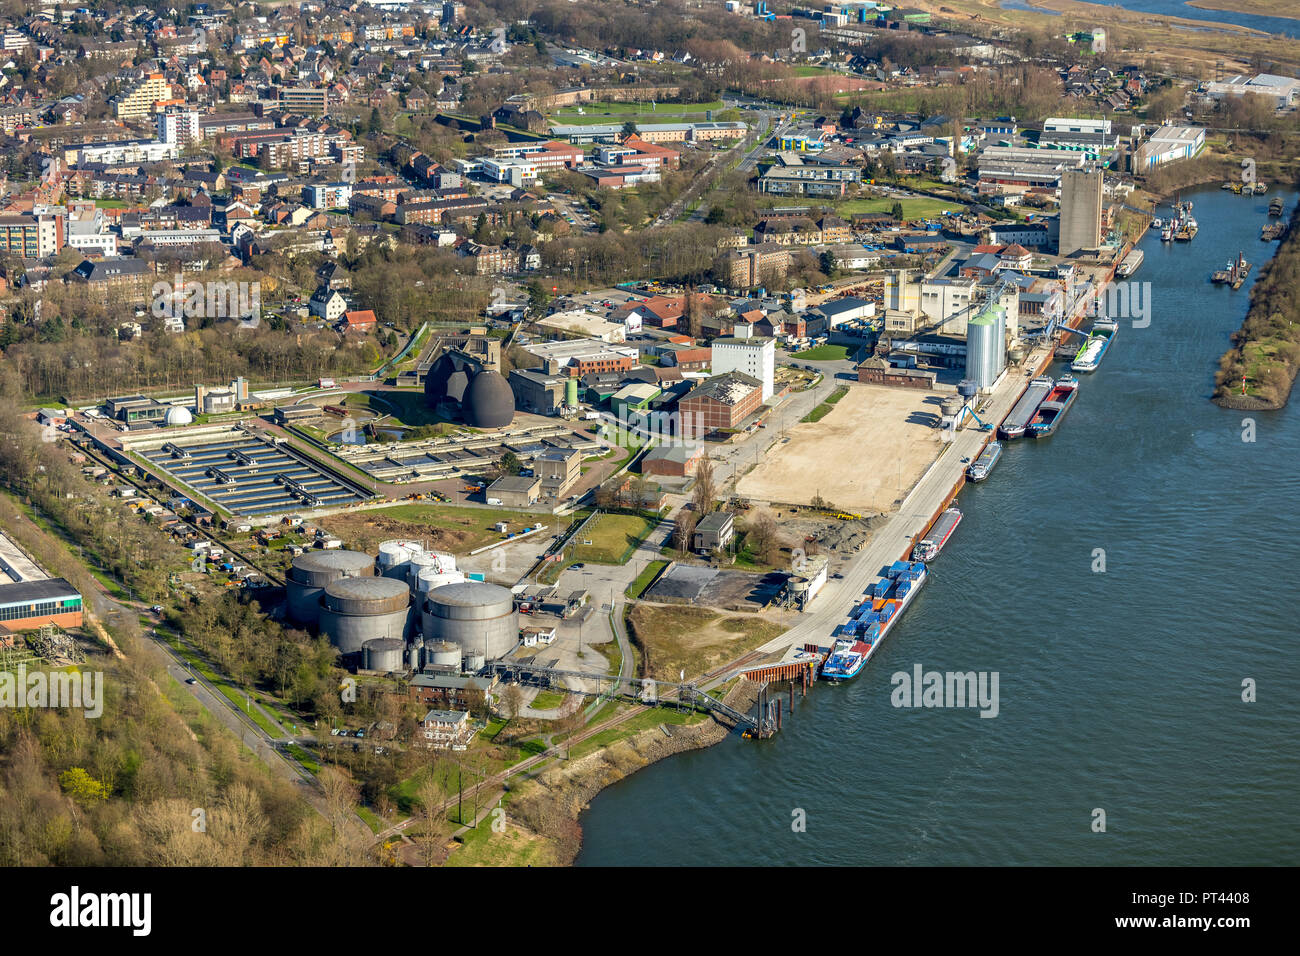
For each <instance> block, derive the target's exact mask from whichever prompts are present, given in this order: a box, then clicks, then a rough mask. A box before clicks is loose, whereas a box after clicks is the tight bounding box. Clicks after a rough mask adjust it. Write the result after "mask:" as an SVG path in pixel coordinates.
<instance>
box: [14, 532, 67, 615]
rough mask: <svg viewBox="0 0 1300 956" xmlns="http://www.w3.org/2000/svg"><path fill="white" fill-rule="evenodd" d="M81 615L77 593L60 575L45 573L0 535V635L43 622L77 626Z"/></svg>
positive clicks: (19, 549)
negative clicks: (56, 576) (54, 576)
mask: <svg viewBox="0 0 1300 956" xmlns="http://www.w3.org/2000/svg"><path fill="white" fill-rule="evenodd" d="M81 615H82V609H81V593H80V592H79V591H78V590H77V589H76V588H74V587H73V586H72V585H71V584H69V583H68V582H67V581H65V580H64V579H63V578H52V577H50V576H49V575H47V574H46V573H45V572H44V571H42V570H41V569H40V568H39V567H37V565H36V563H35V562H33V561H32V560H31V559H30V558H29V557H27V555H26V554H24V553H23V551H22V549H21V548H19V547H18V546H17V545H16V544H14V543H13V541H11V540H10V539H9V538H8V537H7V536H5V535H3V534H0V634H3V633H4V632H6V631H10V632H12V631H30V630H35V629H36V628H39V627H44V626H45V625H46V624H54V625H56V626H58V627H62V628H69V627H81V623H82V619H81Z"/></svg>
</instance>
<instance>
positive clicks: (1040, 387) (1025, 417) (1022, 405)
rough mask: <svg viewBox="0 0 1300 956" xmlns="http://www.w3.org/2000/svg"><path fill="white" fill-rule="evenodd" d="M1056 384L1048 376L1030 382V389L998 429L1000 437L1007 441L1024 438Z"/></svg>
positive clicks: (1026, 390)
mask: <svg viewBox="0 0 1300 956" xmlns="http://www.w3.org/2000/svg"><path fill="white" fill-rule="evenodd" d="M1055 384H1056V383H1055V382H1053V381H1052V380H1051V378H1050V377H1047V376H1043V377H1041V378H1036V379H1034V380H1033V381H1032V382H1030V383H1029V387H1028V388H1026V389H1025V392H1024V394H1023V395H1021V396H1020V401H1018V402H1016V404H1015V407H1014V408H1012V409H1011V411H1010V412H1009V413H1008V414H1007V417H1006V418H1004V419H1003V420H1002V425H1001V426H1000V427H999V428H998V437H999V438H1003V439H1006V440H1007V441H1011V440H1014V439H1016V438H1020V437H1022V436H1023V435H1024V434H1025V429H1026V428H1028V427H1029V422H1030V421H1031V420H1032V419H1033V417H1034V413H1035V412H1037V411H1038V406H1039V405H1041V404H1043V399H1045V398H1047V395H1048V393H1049V392H1051V390H1052V386H1054V385H1055Z"/></svg>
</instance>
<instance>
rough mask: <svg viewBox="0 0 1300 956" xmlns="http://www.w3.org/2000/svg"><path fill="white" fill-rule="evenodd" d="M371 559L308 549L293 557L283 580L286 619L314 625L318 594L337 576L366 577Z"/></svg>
mask: <svg viewBox="0 0 1300 956" xmlns="http://www.w3.org/2000/svg"><path fill="white" fill-rule="evenodd" d="M374 573H375V562H374V560H373V559H372V558H371V557H370V555H368V554H362V553H361V552H360V551H309V552H307V553H306V554H300V555H298V557H296V558H294V559H293V564H292V565H291V566H290V568H289V573H288V575H286V580H285V598H286V603H287V605H288V610H289V619H290V620H291V621H293V622H294V623H295V624H299V625H302V626H304V627H314V626H315V625H316V622H317V619H318V618H319V616H320V596H321V592H322V591H323V590H324V589H325V587H326V585H329V584H332V583H333V582H335V581H337V580H339V579H340V578H366V577H372V576H373V575H374Z"/></svg>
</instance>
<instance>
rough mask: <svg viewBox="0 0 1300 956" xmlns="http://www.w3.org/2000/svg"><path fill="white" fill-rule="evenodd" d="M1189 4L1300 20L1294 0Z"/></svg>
mask: <svg viewBox="0 0 1300 956" xmlns="http://www.w3.org/2000/svg"><path fill="white" fill-rule="evenodd" d="M1187 5H1188V6H1189V7H1196V8H1197V9H1198V10H1230V11H1232V12H1233V13H1251V14H1254V15H1255V16H1260V17H1285V18H1286V19H1288V20H1300V10H1297V9H1296V8H1295V6H1293V5H1292V0H1187Z"/></svg>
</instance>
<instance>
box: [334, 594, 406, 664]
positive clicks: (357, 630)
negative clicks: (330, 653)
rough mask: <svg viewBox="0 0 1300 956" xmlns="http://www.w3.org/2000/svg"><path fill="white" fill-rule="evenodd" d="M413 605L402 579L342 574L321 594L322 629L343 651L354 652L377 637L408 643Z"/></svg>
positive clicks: (346, 652)
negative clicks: (407, 629) (408, 628)
mask: <svg viewBox="0 0 1300 956" xmlns="http://www.w3.org/2000/svg"><path fill="white" fill-rule="evenodd" d="M410 606H411V592H410V590H409V589H408V588H407V586H406V582H405V581H403V580H399V579H397V578H385V577H366V578H343V579H341V580H338V581H334V582H332V583H331V584H329V585H327V586H326V587H325V590H324V592H323V593H322V594H321V597H320V632H321V634H322V635H324V636H325V637H328V638H329V640H330V643H331V644H333V645H334V646H335V647H337V648H338V649H339V651H340V652H342V653H344V654H355V653H357V652H358V651H360V650H361V649H362V648H363V647H364V646H365V643H366V641H372V640H377V639H378V638H384V637H387V638H392V639H394V640H397V641H402V642H403V643H405V638H406V627H407V622H408V620H409V619H410Z"/></svg>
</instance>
